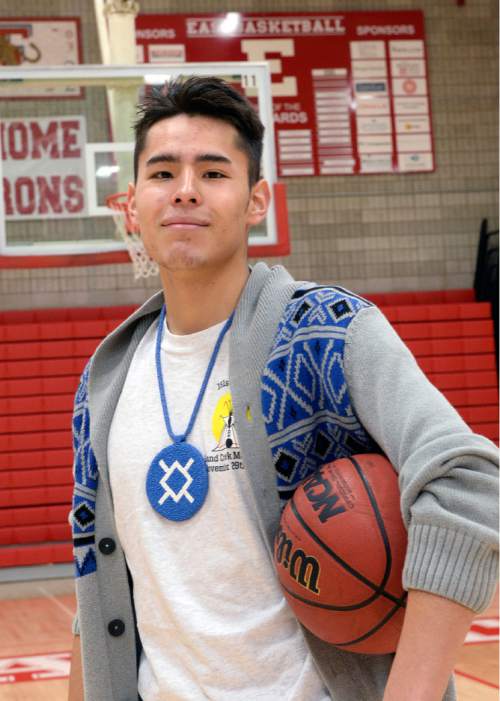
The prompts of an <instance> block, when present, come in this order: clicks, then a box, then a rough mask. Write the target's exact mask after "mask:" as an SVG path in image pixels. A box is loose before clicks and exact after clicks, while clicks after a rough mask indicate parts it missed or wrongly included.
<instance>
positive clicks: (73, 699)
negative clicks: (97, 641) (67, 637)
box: [68, 635, 84, 701]
mask: <svg viewBox="0 0 500 701" xmlns="http://www.w3.org/2000/svg"><path fill="white" fill-rule="evenodd" d="M68 701H84V700H83V675H82V652H81V646H80V636H79V635H75V637H74V638H73V652H72V653H71V672H70V676H69V692H68Z"/></svg>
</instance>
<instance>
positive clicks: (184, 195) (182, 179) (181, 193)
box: [172, 170, 201, 204]
mask: <svg viewBox="0 0 500 701" xmlns="http://www.w3.org/2000/svg"><path fill="white" fill-rule="evenodd" d="M172 200H173V203H174V204H200V203H201V194H200V191H199V188H198V187H197V185H196V177H195V174H194V173H193V172H192V171H191V170H186V171H184V172H183V173H181V175H180V176H179V178H178V181H177V187H176V188H175V189H174V192H173V193H172Z"/></svg>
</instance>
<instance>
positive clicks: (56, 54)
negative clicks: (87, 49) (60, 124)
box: [0, 17, 83, 99]
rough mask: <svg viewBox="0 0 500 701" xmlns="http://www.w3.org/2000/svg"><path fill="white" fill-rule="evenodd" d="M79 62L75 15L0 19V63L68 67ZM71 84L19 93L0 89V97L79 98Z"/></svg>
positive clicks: (78, 32)
mask: <svg viewBox="0 0 500 701" xmlns="http://www.w3.org/2000/svg"><path fill="white" fill-rule="evenodd" d="M78 63H81V42H80V20H79V18H78V17H65V18H62V17H58V18H53V17H10V18H2V19H0V66H19V67H21V68H28V67H29V66H68V65H75V64H78ZM82 94H83V93H82V90H81V88H78V87H74V86H59V87H56V86H52V87H51V86H47V87H43V88H40V87H36V88H34V87H26V89H25V90H24V91H23V96H22V97H19V93H15V94H12V93H9V90H8V88H3V87H2V88H1V89H0V98H6V97H15V99H32V98H40V97H43V98H50V97H82Z"/></svg>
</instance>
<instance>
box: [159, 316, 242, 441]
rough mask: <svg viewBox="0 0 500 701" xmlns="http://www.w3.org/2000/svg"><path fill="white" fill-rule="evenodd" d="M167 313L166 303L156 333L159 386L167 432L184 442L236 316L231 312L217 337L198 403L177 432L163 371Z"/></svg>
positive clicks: (172, 438) (173, 439)
mask: <svg viewBox="0 0 500 701" xmlns="http://www.w3.org/2000/svg"><path fill="white" fill-rule="evenodd" d="M166 314H167V308H166V306H165V305H163V307H162V308H161V313H160V320H159V322H158V331H157V334H156V376H157V378H158V387H159V389H160V399H161V406H162V409H163V418H164V419H165V426H166V427H167V433H168V435H169V436H170V438H171V440H172V442H173V443H184V442H185V441H186V440H187V437H188V436H189V434H190V433H191V431H192V428H193V426H194V422H195V421H196V417H197V416H198V412H199V410H200V406H201V402H202V401H203V396H204V395H205V390H206V389H207V385H208V381H209V379H210V375H211V374H212V370H213V367H214V365H215V361H216V360H217V356H218V354H219V350H220V347H221V345H222V341H223V340H224V336H225V335H226V333H227V332H228V331H229V327H230V326H231V324H232V322H233V317H234V312H233V313H232V314H231V316H230V317H229V319H228V320H227V321H226V323H225V324H224V326H223V328H222V331H221V332H220V334H219V337H218V339H217V342H216V344H215V346H214V349H213V351H212V355H211V357H210V361H209V363H208V367H207V370H206V372H205V377H204V378H203V382H202V383H201V388H200V391H199V393H198V397H197V399H196V403H195V405H194V409H193V411H192V413H191V418H190V419H189V423H188V425H187V428H186V430H185V431H184V433H181V434H175V433H174V432H173V430H172V424H171V423H170V416H169V413H168V406H167V395H166V392H165V383H164V382H163V375H162V371H161V339H162V336H163V326H164V324H165V317H166Z"/></svg>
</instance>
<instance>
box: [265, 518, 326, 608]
mask: <svg viewBox="0 0 500 701" xmlns="http://www.w3.org/2000/svg"><path fill="white" fill-rule="evenodd" d="M275 550H276V552H275V559H276V562H277V563H278V564H280V565H282V566H283V567H284V568H285V569H287V570H288V571H289V573H290V576H291V577H292V579H294V580H295V581H296V582H297V583H298V584H300V585H301V586H302V587H305V588H306V589H308V590H309V591H310V592H312V593H313V594H319V593H320V589H319V587H318V583H319V575H320V573H321V568H320V566H319V562H318V561H317V560H316V558H315V557H312V556H311V555H306V553H305V552H304V551H303V550H302V549H301V548H296V549H295V550H293V542H292V541H291V540H290V538H287V534H286V532H285V531H284V530H283V529H282V528H281V527H280V528H279V529H278V532H277V534H276V540H275ZM292 550H293V551H292Z"/></svg>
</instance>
